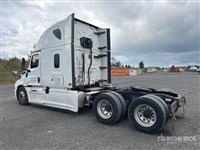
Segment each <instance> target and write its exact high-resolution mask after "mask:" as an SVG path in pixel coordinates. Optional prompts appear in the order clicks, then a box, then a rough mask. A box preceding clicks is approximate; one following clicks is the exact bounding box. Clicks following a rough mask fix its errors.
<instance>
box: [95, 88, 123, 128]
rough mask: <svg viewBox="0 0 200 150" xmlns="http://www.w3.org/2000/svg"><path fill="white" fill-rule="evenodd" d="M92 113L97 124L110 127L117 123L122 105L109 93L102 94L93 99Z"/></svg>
mask: <svg viewBox="0 0 200 150" xmlns="http://www.w3.org/2000/svg"><path fill="white" fill-rule="evenodd" d="M103 107H104V110H103ZM106 109H107V110H106ZM93 111H94V114H95V116H96V118H97V120H98V121H99V122H101V123H103V124H108V125H112V124H114V123H116V122H117V121H119V119H120V117H121V115H122V105H121V103H120V101H119V99H118V98H117V97H116V96H115V95H114V94H112V93H110V92H108V93H102V94H99V95H98V96H97V97H96V98H95V99H94V101H93ZM110 112H112V113H110ZM106 113H108V114H106Z"/></svg>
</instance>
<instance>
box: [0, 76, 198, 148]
mask: <svg viewBox="0 0 200 150" xmlns="http://www.w3.org/2000/svg"><path fill="white" fill-rule="evenodd" d="M112 80H113V85H114V86H121V87H124V86H142V87H151V88H170V89H173V90H175V91H176V92H178V93H180V94H181V95H185V96H186V98H187V105H186V113H185V117H184V118H183V117H181V113H178V116H179V117H178V120H177V121H176V122H175V130H176V136H174V135H173V134H172V132H171V130H170V121H169V122H168V123H167V125H166V126H165V128H164V129H163V130H162V131H161V132H160V133H158V134H153V135H152V134H145V133H142V132H140V131H138V130H136V129H135V128H133V127H131V126H130V124H129V122H128V119H127V118H124V119H123V120H121V121H120V122H119V123H117V124H115V125H112V126H108V125H103V124H100V123H98V122H97V120H96V118H95V117H94V115H93V113H92V110H91V109H90V108H85V109H82V110H81V111H80V112H79V113H72V112H69V111H64V110H59V109H52V108H46V107H39V106H36V105H30V106H21V105H19V104H18V103H17V101H16V100H15V98H14V87H13V85H0V91H1V93H0V149H24V150H29V149H74V150H79V149H80V150H84V149H91V150H126V149H130V150H133V149H137V150H138V149H148V150H150V149H152V150H156V149H163V150H165V149H200V144H199V143H200V142H199V140H200V121H199V120H200V75H199V74H196V73H180V74H179V73H156V74H145V75H142V76H133V77H113V79H112ZM169 138H170V139H169Z"/></svg>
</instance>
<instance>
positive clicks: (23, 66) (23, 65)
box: [21, 58, 26, 69]
mask: <svg viewBox="0 0 200 150" xmlns="http://www.w3.org/2000/svg"><path fill="white" fill-rule="evenodd" d="M25 64H26V61H25V58H22V66H21V67H22V69H24V68H25Z"/></svg>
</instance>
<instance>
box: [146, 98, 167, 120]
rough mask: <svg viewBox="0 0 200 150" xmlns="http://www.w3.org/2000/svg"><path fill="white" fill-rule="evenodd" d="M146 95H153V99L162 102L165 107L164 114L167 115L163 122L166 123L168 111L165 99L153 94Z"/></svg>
mask: <svg viewBox="0 0 200 150" xmlns="http://www.w3.org/2000/svg"><path fill="white" fill-rule="evenodd" d="M148 96H150V97H154V98H155V99H157V100H158V101H160V102H161V103H162V104H163V106H164V108H165V112H166V116H167V118H166V121H165V123H167V121H168V118H169V114H170V112H169V108H168V106H167V104H166V103H165V101H164V100H163V99H162V98H160V97H159V96H156V95H153V94H149V95H148Z"/></svg>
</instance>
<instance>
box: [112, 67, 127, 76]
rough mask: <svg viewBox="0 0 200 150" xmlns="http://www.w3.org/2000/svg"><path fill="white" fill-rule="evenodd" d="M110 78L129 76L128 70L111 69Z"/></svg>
mask: <svg viewBox="0 0 200 150" xmlns="http://www.w3.org/2000/svg"><path fill="white" fill-rule="evenodd" d="M111 74H112V76H129V70H128V69H112V72H111Z"/></svg>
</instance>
